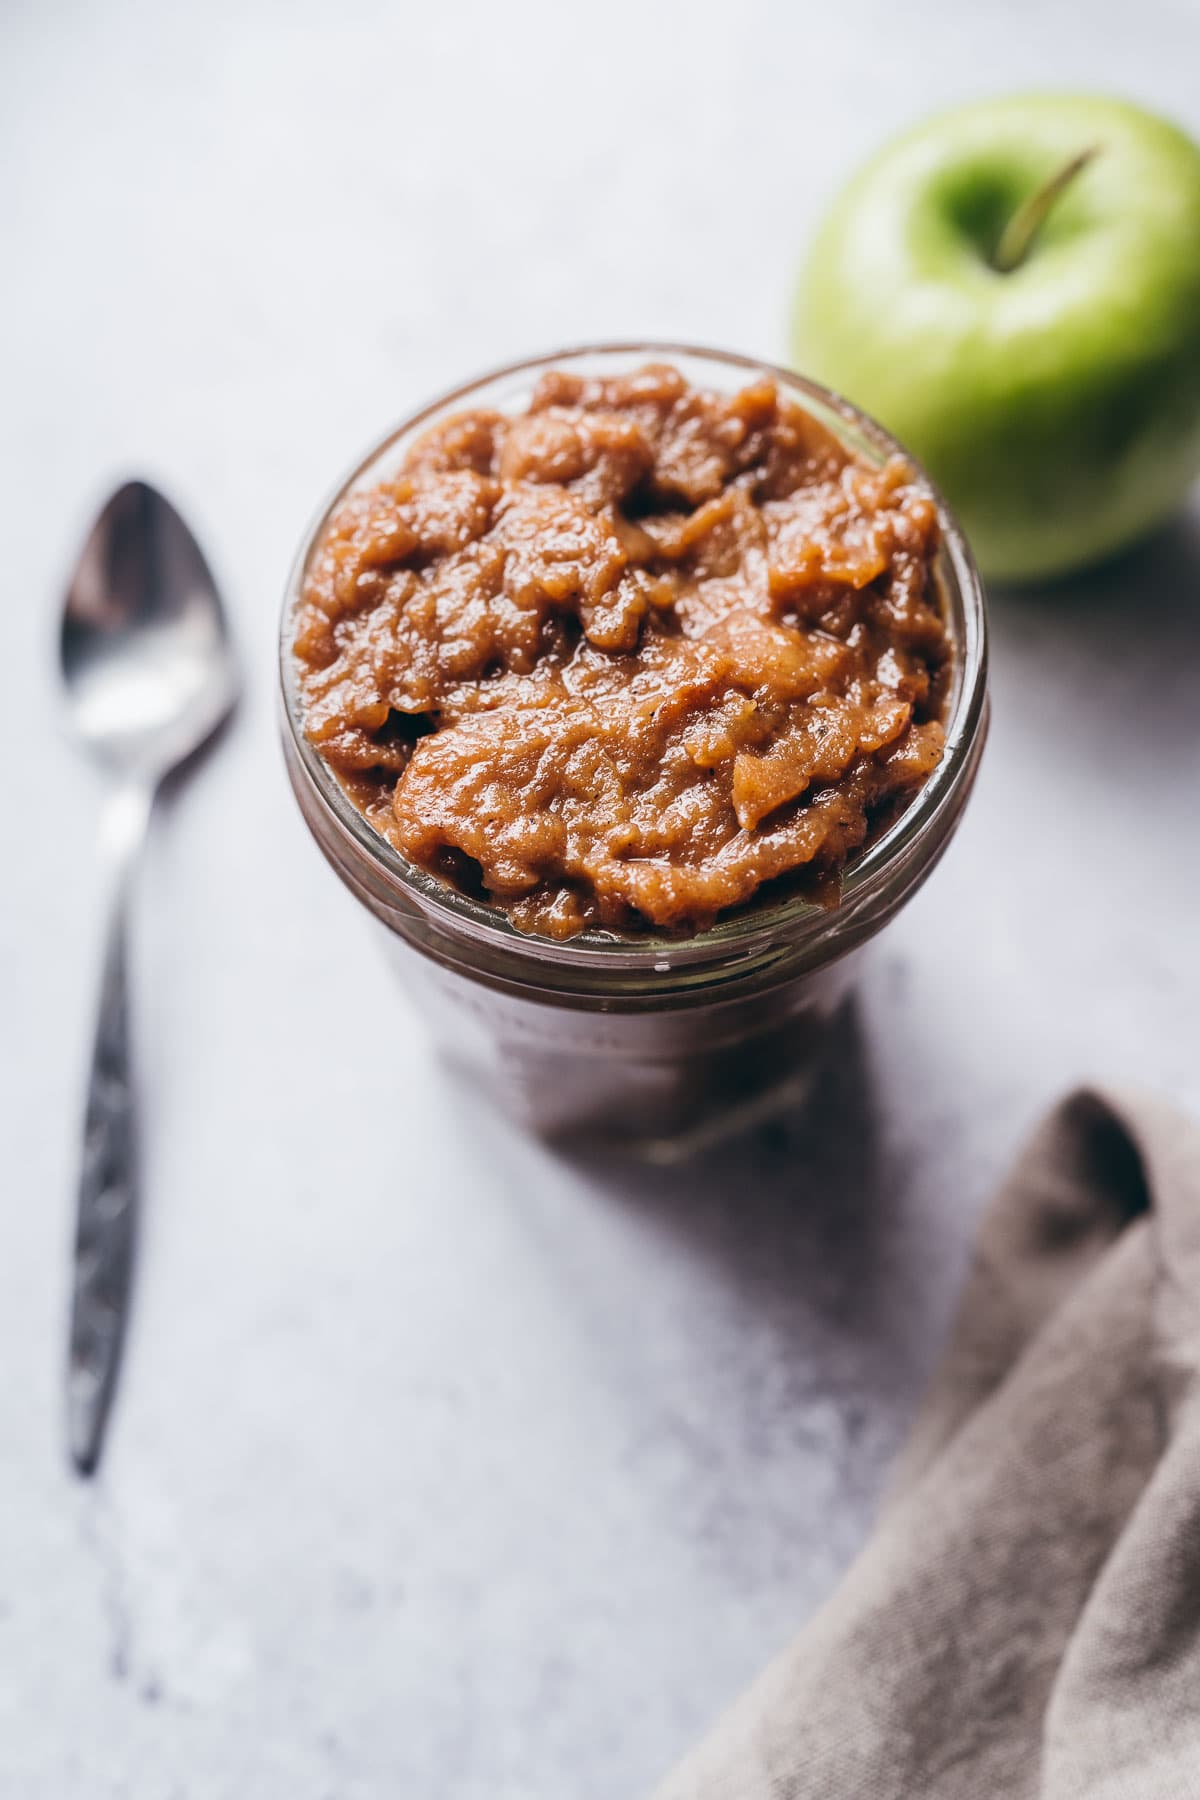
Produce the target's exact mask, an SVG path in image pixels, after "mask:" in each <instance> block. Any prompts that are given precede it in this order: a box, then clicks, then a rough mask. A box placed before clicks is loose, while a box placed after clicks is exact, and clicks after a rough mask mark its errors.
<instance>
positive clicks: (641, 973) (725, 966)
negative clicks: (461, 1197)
mask: <svg viewBox="0 0 1200 1800" xmlns="http://www.w3.org/2000/svg"><path fill="white" fill-rule="evenodd" d="M648 363H666V364H669V365H670V366H671V367H672V368H674V369H676V370H678V371H679V372H680V374H681V375H682V376H683V377H684V378H685V380H686V381H687V382H688V383H689V384H691V385H692V386H694V387H696V388H699V389H707V390H709V391H714V392H717V393H722V394H733V393H735V392H737V391H739V390H742V389H745V388H746V387H747V386H749V385H750V384H752V383H754V382H755V381H756V380H762V379H764V378H766V379H768V380H770V381H773V382H774V383H775V384H776V386H777V388H778V389H779V391H780V394H781V395H784V396H788V397H790V398H792V399H793V400H795V401H797V402H798V403H799V404H800V406H802V407H803V408H804V409H805V411H806V412H807V413H809V414H810V415H811V416H812V417H813V418H814V419H815V420H817V421H818V423H819V425H821V426H823V427H824V428H825V430H826V431H828V432H829V433H830V434H832V436H833V437H834V438H835V439H836V440H837V442H838V443H839V444H840V445H841V446H842V447H843V448H844V449H846V450H848V451H849V452H851V453H852V454H853V455H854V456H855V457H856V458H858V459H859V460H860V461H862V462H865V463H866V464H868V465H869V466H872V467H876V468H881V467H883V465H884V464H886V463H887V462H888V461H889V459H891V458H894V457H896V456H904V454H905V453H904V452H903V451H902V450H901V449H900V447H899V446H898V445H897V444H896V443H895V442H894V440H892V439H891V438H890V437H889V436H888V435H887V433H886V432H884V431H883V430H882V429H881V427H879V426H878V425H876V424H875V423H874V422H873V421H872V420H870V419H867V418H866V417H864V416H863V415H862V414H861V413H859V412H858V411H857V410H856V409H855V408H853V407H852V406H850V405H849V404H848V403H847V402H846V401H844V400H842V399H840V398H839V397H837V396H836V395H834V394H831V393H829V392H828V391H826V390H825V389H823V388H821V387H819V386H817V385H816V384H815V383H812V382H809V381H806V380H804V379H802V378H801V377H799V376H797V375H794V374H791V373H790V372H788V371H786V370H783V369H777V368H771V367H769V366H767V365H764V364H762V363H757V362H754V361H752V360H750V359H747V358H743V357H738V356H734V355H729V354H722V353H718V352H716V351H711V350H702V349H695V348H688V347H685V346H677V345H671V344H635V345H614V346H603V347H597V348H591V349H585V350H576V351H567V352H562V353H559V354H556V355H551V356H545V357H539V358H536V359H533V360H531V361H528V362H524V363H521V364H519V365H514V366H513V367H511V368H507V369H503V370H501V371H499V372H498V373H496V374H494V375H490V376H487V377H485V378H484V379H482V380H480V381H477V382H473V383H471V384H470V385H468V386H466V387H463V388H460V389H458V390H457V391H456V392H454V393H452V394H449V395H447V396H446V397H445V398H444V399H441V400H439V401H437V402H436V403H435V404H433V405H431V406H429V407H426V408H425V409H424V410H423V411H421V412H420V413H418V414H416V415H415V416H414V417H412V418H411V419H409V420H407V421H406V422H405V423H404V424H402V425H401V426H400V427H399V428H398V429H397V430H395V431H393V432H392V433H390V434H389V436H388V437H387V438H386V439H385V440H384V441H383V442H382V443H381V444H379V445H378V446H377V447H376V448H375V449H373V450H372V451H371V452H370V453H369V455H367V456H366V457H365V458H364V459H363V461H362V462H361V463H360V464H359V465H358V466H357V468H355V469H354V471H353V472H352V473H351V475H350V476H349V477H348V479H347V480H346V481H345V482H344V483H343V484H342V485H341V486H340V487H339V489H338V491H337V493H336V494H335V496H334V497H333V499H332V501H331V502H330V504H329V505H328V507H327V508H326V509H325V510H324V512H323V513H322V515H321V517H320V518H319V519H318V521H317V523H316V525H315V526H314V528H313V530H312V531H311V532H310V534H309V536H308V537H307V539H306V540H305V542H304V544H303V546H302V547H301V550H300V553H299V556H298V558H297V561H296V564H295V567H294V568H293V571H292V574H291V578H290V580H289V583H288V589H287V594H286V597H285V601H284V609H283V625H282V632H281V639H280V669H281V677H282V690H283V706H284V721H285V723H284V746H285V753H286V758H287V765H288V771H289V775H290V777H291V782H292V786H293V789H294V791H295V794H296V798H297V800H298V801H299V804H300V809H301V811H302V813H303V815H304V818H305V820H306V822H307V824H308V826H309V829H310V830H311V832H312V834H313V836H314V837H315V839H316V841H317V843H318V845H319V846H320V848H321V850H322V851H323V852H324V854H325V856H326V858H327V859H328V861H329V862H330V863H331V864H332V866H333V868H334V869H335V870H336V872H337V874H338V875H339V876H340V877H341V879H342V881H343V882H344V883H345V885H346V886H347V887H348V888H349V890H350V892H351V893H352V894H353V895H354V896H355V897H356V898H357V900H358V901H359V902H360V903H361V905H363V906H364V907H365V908H366V909H367V911H368V912H369V913H370V914H371V915H372V916H373V917H374V918H375V919H376V920H377V921H378V922H379V924H380V925H381V926H382V927H384V929H385V932H386V942H387V943H388V945H389V946H390V947H391V949H392V951H393V952H394V955H395V959H396V963H397V967H398V969H399V972H400V974H401V977H402V980H403V982H404V985H405V987H406V988H407V989H408V990H409V992H410V993H411V994H412V996H413V998H414V1000H415V1001H416V1002H417V1005H418V1007H419V1009H420V1011H421V1013H422V1015H423V1016H424V1017H425V1018H426V1019H427V1021H428V1023H429V1025H430V1027H431V1029H432V1031H433V1033H434V1036H435V1039H436V1041H437V1043H438V1045H439V1047H440V1049H441V1050H442V1052H443V1053H444V1055H445V1056H446V1057H447V1059H448V1060H449V1061H450V1062H451V1063H453V1064H454V1065H456V1066H457V1067H458V1068H460V1069H461V1070H463V1071H464V1072H465V1073H466V1075H467V1077H468V1078H469V1079H470V1081H471V1082H472V1083H473V1084H474V1085H475V1086H476V1087H477V1088H479V1089H480V1090H482V1091H483V1092H485V1093H486V1094H487V1095H488V1096H490V1097H491V1098H492V1099H493V1100H494V1101H496V1102H498V1103H499V1105H500V1106H501V1107H502V1109H503V1110H504V1111H505V1112H507V1113H508V1114H510V1115H511V1116H513V1117H515V1118H516V1119H518V1120H519V1121H520V1122H521V1123H523V1124H525V1125H527V1126H529V1127H530V1128H532V1129H533V1130H535V1131H537V1132H539V1133H541V1134H543V1135H546V1136H550V1137H555V1138H560V1139H566V1140H570V1141H575V1142H579V1141H587V1140H592V1141H598V1142H601V1143H605V1144H613V1145H620V1146H624V1147H628V1148H632V1149H635V1150H637V1151H638V1152H640V1153H642V1154H646V1155H649V1156H651V1157H660V1158H668V1157H673V1156H677V1155H681V1154H686V1153H688V1152H689V1151H692V1150H694V1149H696V1148H699V1147H700V1146H701V1145H704V1144H707V1143H709V1142H712V1141H714V1140H716V1139H718V1138H720V1137H721V1136H723V1135H726V1134H727V1133H729V1132H731V1131H733V1130H737V1129H741V1128H743V1127H745V1126H747V1125H749V1124H751V1123H754V1122H756V1121H757V1120H759V1119H762V1118H766V1117H768V1116H770V1115H771V1114H772V1113H774V1112H775V1111H777V1110H779V1109H781V1108H782V1107H784V1106H786V1105H789V1104H792V1103H794V1102H795V1101H796V1100H797V1099H799V1098H800V1097H801V1096H802V1094H803V1092H804V1090H805V1088H806V1086H807V1084H808V1082H809V1081H810V1080H811V1077H812V1075H813V1073H814V1071H815V1069H816V1067H817V1066H818V1063H819V1060H820V1057H821V1054H822V1051H823V1048H824V1046H825V1044H826V1042H827V1040H828V1038H829V1028H830V1024H831V1022H832V1020H833V1018H834V1016H835V1014H836V1013H837V1012H838V1010H839V1009H840V1007H841V1005H842V1003H843V1001H844V1000H845V998H846V996H847V993H848V991H849V987H850V983H851V981H852V978H853V973H854V963H855V960H856V959H855V954H854V953H855V952H856V951H858V950H859V949H860V947H861V946H862V945H863V944H864V943H865V941H866V940H867V939H868V938H870V937H871V936H873V935H874V933H875V932H877V931H878V930H879V929H880V927H881V926H882V925H884V924H885V923H886V922H887V920H888V919H889V918H890V917H891V916H892V914H893V913H895V912H896V910H897V909H898V908H899V907H900V906H901V905H902V904H903V903H904V901H905V900H906V899H907V898H908V896H909V895H910V894H911V893H913V892H914V891H915V889H916V888H917V887H918V886H919V885H920V883H921V882H922V881H923V880H924V879H925V877H926V876H927V875H928V874H929V872H930V870H931V869H932V868H933V866H934V864H935V863H936V862H937V860H938V858H939V856H940V855H941V853H942V851H943V850H944V849H945V847H946V845H947V843H948V841H949V839H950V836H951V834H952V833H953V831H954V828H955V825H956V824H957V822H958V819H959V816H960V814H961V812H962V808H963V805H964V803H965V801H966V799H967V796H968V793H969V792H970V789H971V786H972V783H973V781H974V777H975V772H976V768H977V765H978V761H979V757H980V754H981V751H982V748H983V742H984V738H985V735H986V728H987V692H986V660H987V653H986V621H985V612H984V600H983V593H982V589H981V586H980V582H979V577H978V575H977V573H976V570H975V567H974V564H973V562H972V560H971V556H970V552H969V551H968V549H967V547H966V544H965V543H964V541H963V538H962V536H961V534H960V532H959V530H958V528H957V526H956V525H955V522H954V520H953V518H952V517H951V515H950V514H949V512H948V511H947V509H946V507H945V505H944V503H942V502H941V501H940V499H939V498H938V497H937V495H936V494H933V498H934V501H935V502H936V504H937V509H938V525H939V531H938V548H937V550H936V554H935V557H934V561H933V565H932V580H933V583H934V585H935V587H936V590H937V599H938V604H939V607H940V610H941V613H942V617H943V621H944V626H945V630H946V635H947V638H948V641H949V645H950V664H949V668H948V678H947V680H946V681H945V684H944V688H945V691H944V696H943V702H942V707H941V719H942V724H943V727H944V732H945V748H944V751H943V752H942V755H941V759H940V761H939V762H938V764H937V766H936V767H935V768H934V769H933V771H932V773H930V774H929V775H928V776H927V778H926V779H925V780H924V783H923V785H922V786H920V787H919V788H918V789H917V791H916V792H915V793H913V794H912V796H911V798H910V799H908V800H907V802H906V803H905V804H904V805H903V806H902V809H901V810H899V812H898V813H895V814H894V815H893V816H891V817H890V819H885V820H883V821H881V822H880V825H879V827H878V829H877V831H876V834H875V835H874V837H873V838H868V840H867V842H866V844H865V846H864V847H863V848H862V849H861V850H858V851H856V852H854V853H853V854H852V855H851V857H850V859H849V860H848V861H847V863H846V864H845V867H844V869H843V871H842V874H841V881H840V892H839V894H838V897H837V898H836V900H835V902H834V903H833V904H830V903H829V897H828V896H827V895H822V896H821V899H820V901H819V902H818V901H815V900H814V899H813V897H812V894H811V893H803V892H796V891H793V892H791V893H786V892H785V893H780V892H779V890H778V884H776V885H775V886H773V887H771V888H769V889H768V890H766V891H764V892H763V893H762V894H760V895H759V896H758V897H757V898H755V899H754V900H753V901H751V902H750V903H749V904H747V905H745V906H743V907H741V908H740V909H739V910H737V911H734V912H730V913H728V914H726V915H724V916H722V917H720V918H718V920H717V921H716V923H714V924H711V925H710V926H708V928H706V929H702V930H699V931H697V932H695V933H694V935H691V936H679V935H666V934H662V933H655V931H654V930H653V929H647V930H638V931H633V930H630V931H627V932H621V931H602V930H597V929H594V928H593V929H585V930H582V931H580V932H579V933H578V934H577V935H575V936H572V937H568V938H565V939H564V938H555V937H547V936H541V935H533V934H531V933H528V932H525V931H521V930H518V929H517V928H516V926H515V925H514V924H513V923H512V921H511V919H510V918H509V916H508V914H507V913H506V911H505V910H504V909H503V908H502V907H501V906H500V905H498V904H493V903H491V902H490V901H489V900H488V899H486V898H483V899H481V898H476V897H473V896H472V895H470V894H468V893H466V892H462V891H459V890H458V889H457V888H455V887H452V886H450V885H449V884H448V883H447V882H445V881H443V880H441V879H440V878H439V877H438V876H437V875H435V874H433V873H431V872H429V871H427V870H426V869H424V868H421V867H418V866H417V865H416V864H414V863H413V862H410V861H409V860H408V859H407V858H406V857H404V856H402V855H401V854H400V853H399V852H398V851H397V850H396V849H395V848H394V847H393V846H392V845H391V844H390V843H389V842H388V841H387V840H386V839H385V838H384V837H383V836H382V835H381V834H380V833H379V832H378V831H377V830H376V829H375V828H374V826H372V825H371V824H370V823H369V822H368V820H367V818H366V817H365V816H364V814H363V813H362V812H361V811H360V810H359V808H358V806H356V804H355V803H354V801H353V800H352V799H351V797H350V794H349V793H348V791H347V789H346V788H345V787H344V786H343V785H342V782H341V780H340V779H339V777H338V775H337V774H336V773H335V772H334V770H333V768H331V766H330V764H329V763H328V762H326V761H325V759H324V757H323V756H322V755H321V753H320V751H319V750H318V748H317V746H316V745H315V744H314V742H313V741H312V740H311V739H310V737H309V736H308V735H307V733H306V730H305V710H304V695H303V693H302V690H301V678H300V670H299V666H298V661H297V655H296V648H295V639H296V629H297V617H298V613H299V609H300V606H301V602H302V596H303V592H304V588H305V584H306V580H307V578H308V575H309V571H310V567H311V565H312V561H313V558H314V556H315V554H316V553H317V551H318V550H319V547H320V545H321V543H322V541H323V539H324V537H325V534H326V532H327V530H328V527H329V525H330V522H331V520H332V518H333V517H334V515H335V514H336V513H337V511H338V509H339V508H340V507H341V506H342V505H343V504H344V502H345V501H346V500H347V499H348V498H349V497H351V496H352V495H354V494H356V493H358V492H360V491H362V490H364V489H369V488H371V487H374V486H375V485H376V484H378V483H380V482H382V481H386V480H389V479H391V478H392V477H394V476H395V475H396V474H397V472H398V470H399V468H400V465H401V464H402V462H403V460H404V458H405V456H406V454H407V453H408V451H409V450H410V449H411V447H412V445H413V444H414V443H415V442H416V441H417V440H418V439H419V438H420V437H421V436H422V435H423V434H424V433H426V432H428V431H429V430H430V428H431V427H433V426H435V425H437V424H439V423H440V422H441V421H443V420H445V419H447V418H449V417H451V416H452V415H454V414H457V413H460V412H463V411H467V410H475V409H489V410H491V411H494V412H499V413H503V414H510V415H515V414H518V413H521V412H523V411H524V410H525V409H526V408H527V407H528V405H529V403H530V401H531V399H532V397H533V395H534V390H535V388H536V387H537V384H538V382H539V380H540V379H541V378H542V377H544V376H545V375H546V374H547V373H548V372H549V371H556V372H563V373H565V374H566V375H568V376H580V377H584V378H587V379H591V378H594V377H600V378H608V377H614V376H624V375H629V374H631V373H632V372H633V371H635V370H637V369H639V368H642V367H643V366H644V365H646V364H648ZM906 460H907V461H909V463H910V465H911V459H908V458H906ZM917 475H918V477H919V479H920V480H921V481H922V483H923V484H924V485H925V486H927V487H928V483H926V482H925V478H924V477H923V476H921V475H920V472H919V471H917ZM929 491H930V493H931V494H932V493H933V490H932V489H931V488H930V489H929Z"/></svg>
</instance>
